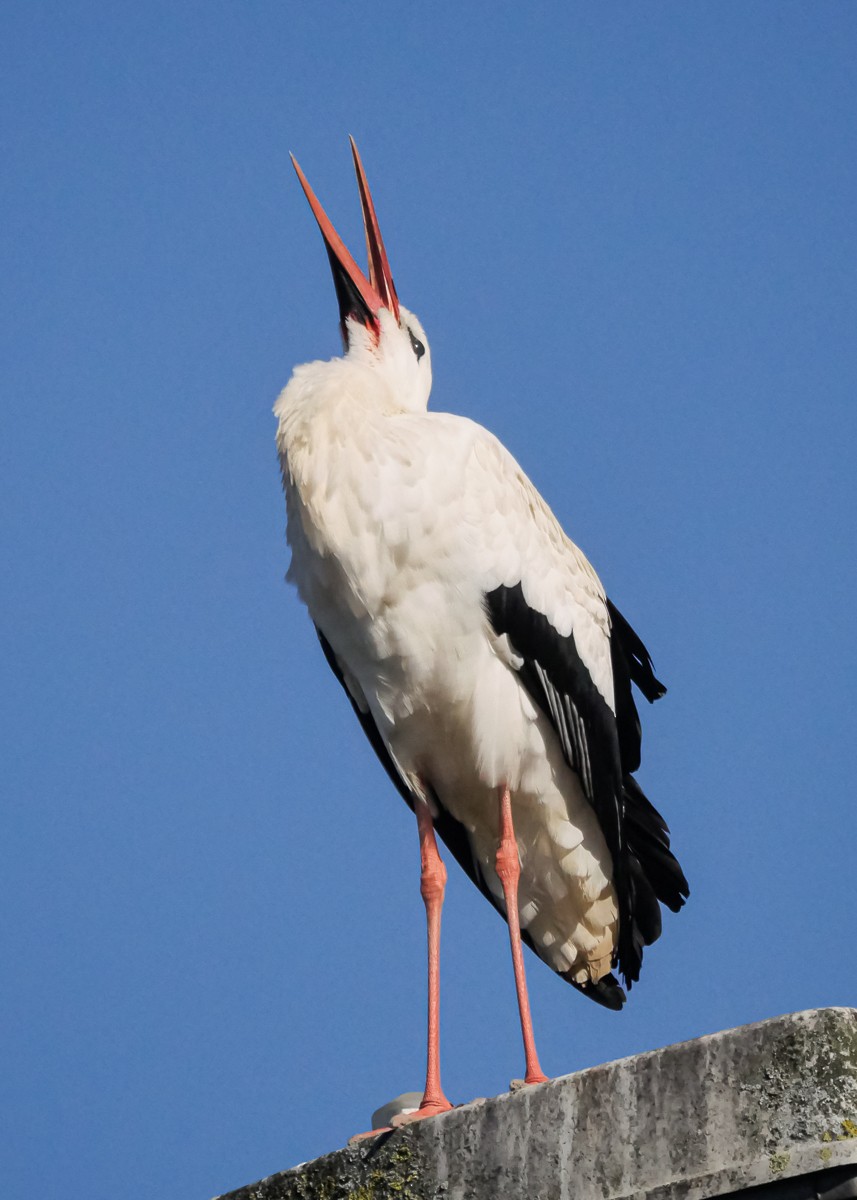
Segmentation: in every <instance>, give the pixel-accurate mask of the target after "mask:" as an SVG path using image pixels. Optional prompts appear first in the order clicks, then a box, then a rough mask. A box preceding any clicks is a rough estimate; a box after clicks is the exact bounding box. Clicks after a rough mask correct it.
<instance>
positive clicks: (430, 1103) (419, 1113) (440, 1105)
mask: <svg viewBox="0 0 857 1200" xmlns="http://www.w3.org/2000/svg"><path fill="white" fill-rule="evenodd" d="M451 1108H452V1105H451V1104H450V1103H449V1101H448V1100H447V1098H446V1096H442V1097H441V1098H440V1099H439V1100H424V1101H423V1102H422V1104H421V1105H420V1106H419V1108H418V1109H417V1110H416V1112H404V1113H399V1115H398V1116H396V1117H393V1118H392V1120H391V1121H390V1124H391V1125H392V1126H393V1127H394V1128H395V1129H398V1128H399V1127H400V1126H402V1125H410V1124H411V1123H412V1122H413V1121H424V1120H425V1118H426V1117H437V1116H439V1115H440V1113H445V1112H449V1111H450V1109H451Z"/></svg>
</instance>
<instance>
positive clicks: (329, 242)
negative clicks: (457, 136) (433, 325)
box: [292, 138, 431, 410]
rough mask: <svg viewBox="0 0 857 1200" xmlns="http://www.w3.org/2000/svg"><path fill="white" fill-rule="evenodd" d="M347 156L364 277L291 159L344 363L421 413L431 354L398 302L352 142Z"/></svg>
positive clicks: (412, 319)
mask: <svg viewBox="0 0 857 1200" xmlns="http://www.w3.org/2000/svg"><path fill="white" fill-rule="evenodd" d="M351 153H352V154H353V156H354V169H355V171H356V172H357V185H358V187H359V189H360V205H361V208H362V210H363V226H364V228H365V230H366V249H367V252H368V257H369V275H368V278H367V276H366V275H364V274H363V272H362V271H361V270H360V268H359V267H358V265H357V263H356V262H355V261H354V259H353V258H352V257H351V255H350V254H349V252H348V249H347V248H346V246H345V243H344V242H343V241H342V238H340V236H339V234H338V233H337V232H336V230H335V229H334V228H333V224H332V223H331V221H330V218H329V217H328V215H327V213H326V212H325V211H324V209H323V208H322V206H321V204H320V203H319V201H318V198H317V197H316V195H315V192H313V190H312V188H311V187H310V185H309V183H308V182H307V179H306V176H305V175H304V173H303V171H302V170H301V169H300V167H299V166H298V164H297V161H296V160H295V158H294V156H292V163H293V165H294V168H295V170H296V171H297V174H298V179H299V180H300V181H301V187H302V188H303V190H304V194H305V195H306V198H307V200H308V201H309V204H310V208H311V209H312V211H313V215H314V216H315V219H316V221H317V222H318V227H319V229H320V230H321V236H322V237H323V238H324V244H325V246H326V247H327V256H328V258H329V259H330V268H331V271H332V272H333V283H334V287H335V288H336V298H337V300H338V301H339V328H340V332H341V333H342V342H343V346H344V349H345V357H346V359H350V360H353V361H354V362H360V363H362V364H363V365H366V366H369V367H371V368H372V369H374V370H376V371H378V372H380V373H381V374H383V376H384V377H385V381H386V382H387V383H389V385H390V386H391V387H392V389H393V391H394V393H395V396H396V399H397V401H398V402H399V403H400V404H401V406H402V407H403V408H408V409H416V410H420V409H425V407H426V405H427V404H428V398H429V392H430V391H431V355H430V353H429V347H428V342H427V341H426V335H425V332H424V330H423V327H422V325H421V324H420V322H419V321H418V320H417V318H416V317H415V316H414V314H413V313H411V312H408V310H407V309H406V308H405V307H404V305H402V304H400V303H399V297H398V296H397V294H396V288H395V285H394V283H393V276H392V274H391V272H390V263H389V261H388V259H387V251H386V250H385V249H384V242H383V239H382V237H381V230H380V229H379V228H378V218H377V217H376V215H375V205H374V204H373V203H372V194H371V192H370V191H369V184H368V183H367V182H366V174H365V172H364V170H363V164H362V162H361V161H360V155H359V154H358V152H357V146H356V145H355V143H354V139H353V138H352V139H351Z"/></svg>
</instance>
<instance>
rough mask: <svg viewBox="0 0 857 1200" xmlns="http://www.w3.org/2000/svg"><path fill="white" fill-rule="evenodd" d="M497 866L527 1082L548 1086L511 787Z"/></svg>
mask: <svg viewBox="0 0 857 1200" xmlns="http://www.w3.org/2000/svg"><path fill="white" fill-rule="evenodd" d="M494 866H495V869H496V871H497V874H498V876H499V877H500V882H501V883H502V885H503V895H504V896H505V898H506V920H507V921H508V923H509V941H510V943H511V946H512V964H513V966H514V968H515V990H516V991H517V993H518V1012H519V1013H520V1017H521V1033H522V1034H523V1037H524V1054H525V1055H526V1059H527V1073H526V1076H525V1077H524V1082H525V1083H545V1082H546V1081H547V1075H545V1074H544V1073H543V1072H542V1069H541V1067H540V1066H539V1056H538V1055H537V1054H536V1041H535V1038H534V1037H533V1022H532V1018H531V1017H530V1000H529V996H528V995H527V979H526V975H525V974H524V953H523V949H522V947H521V922H520V919H519V917H518V880H519V879H520V877H521V864H520V863H519V861H518V843H517V842H516V841H515V829H514V826H513V824H512V797H511V795H510V794H509V789H508V787H505V786H504V787H502V788H501V789H500V844H499V846H498V847H497V855H496V858H495V859H494Z"/></svg>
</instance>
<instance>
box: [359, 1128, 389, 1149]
mask: <svg viewBox="0 0 857 1200" xmlns="http://www.w3.org/2000/svg"><path fill="white" fill-rule="evenodd" d="M392 1132H393V1128H392V1126H391V1125H384V1126H383V1127H382V1128H381V1129H367V1130H366V1132H365V1133H352V1135H351V1137H350V1138H349V1139H348V1145H349V1146H354V1145H356V1144H357V1142H365V1141H366V1139H367V1138H376V1137H380V1136H381V1134H382V1133H392Z"/></svg>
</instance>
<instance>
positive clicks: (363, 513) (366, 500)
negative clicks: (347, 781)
mask: <svg viewBox="0 0 857 1200" xmlns="http://www.w3.org/2000/svg"><path fill="white" fill-rule="evenodd" d="M338 367H339V364H337V363H333V364H312V365H311V367H310V369H309V374H310V375H311V378H312V384H313V386H312V388H311V389H307V391H308V393H309V395H308V398H307V399H304V398H303V397H302V395H301V393H302V391H303V389H302V387H301V384H302V375H301V372H300V371H299V372H298V373H297V374H296V376H295V380H294V382H293V383H292V384H291V385H290V388H289V389H288V390H287V391H286V392H285V393H284V395H283V397H282V400H281V401H280V404H279V405H278V413H279V414H280V417H281V426H280V450H281V453H282V454H284V457H285V459H286V461H287V463H288V470H289V477H288V480H287V484H286V490H287V498H288V514H289V518H288V519H289V541H290V545H291V547H292V564H291V568H290V572H289V577H290V579H291V580H292V581H293V582H294V583H295V584H296V585H297V588H298V591H299V593H300V595H301V598H302V599H303V601H304V603H305V604H306V605H307V608H308V609H309V612H310V615H311V616H312V618H313V621H314V622H315V624H316V626H317V628H318V629H319V631H320V632H321V634H322V635H323V636H324V638H325V639H326V641H327V643H328V645H329V646H330V648H331V650H332V651H333V654H334V655H335V658H336V662H337V664H338V666H339V669H340V671H341V672H342V674H343V676H344V680H345V685H346V687H347V689H348V691H349V694H350V695H351V697H352V698H353V700H354V702H355V703H356V704H357V706H358V708H359V709H360V710H361V711H362V712H366V713H367V715H370V716H371V719H372V721H373V723H374V725H375V727H376V728H377V730H378V732H379V734H380V736H381V738H382V740H383V742H384V744H385V746H386V747H387V748H388V750H389V752H390V756H391V758H392V760H393V762H394V763H395V764H397V766H398V769H399V770H400V772H401V774H402V776H403V779H404V780H405V781H407V783H408V784H409V786H410V787H412V788H413V789H414V790H415V791H416V792H419V790H420V787H422V789H423V790H426V791H430V792H431V793H433V794H434V797H436V800H437V802H438V803H439V804H440V806H441V807H442V809H443V810H444V811H445V812H447V813H449V814H450V815H451V817H452V818H454V820H455V821H456V822H457V823H459V824H460V825H461V826H462V827H463V829H464V830H465V831H466V834H467V837H468V840H469V842H470V844H471V846H472V849H473V855H474V858H475V861H476V863H477V864H478V867H479V871H480V874H481V876H482V878H483V880H484V881H485V883H486V885H487V887H488V888H489V889H490V891H491V893H492V895H493V896H494V897H495V899H496V900H497V901H498V902H501V903H502V896H503V893H502V888H501V886H500V883H499V880H498V878H497V875H496V872H495V870H494V856H495V852H496V847H497V839H498V808H497V790H498V788H500V787H501V786H502V785H503V784H504V783H505V784H508V786H509V789H510V791H511V792H512V795H513V797H514V813H515V831H516V834H517V840H518V844H519V849H520V853H521V871H522V874H521V882H520V884H519V897H520V905H521V918H522V925H523V927H524V929H526V930H528V931H529V932H530V935H531V937H532V940H533V943H534V946H535V947H536V948H537V950H538V951H539V953H540V955H541V957H543V958H544V959H545V961H547V962H548V963H549V964H550V965H551V966H552V967H554V969H555V970H558V971H561V972H565V971H569V970H572V969H573V970H574V974H573V978H575V980H576V981H577V982H579V983H585V982H587V981H589V980H591V979H599V978H601V977H602V976H603V975H604V974H606V973H607V971H608V970H609V967H610V959H611V956H612V953H613V949H614V941H615V931H616V922H617V907H616V897H615V891H614V888H613V884H612V882H611V879H612V864H611V860H610V853H609V851H608V849H607V846H606V843H605V840H604V835H603V833H602V832H601V829H600V827H599V825H598V822H597V820H596V818H595V814H594V812H593V810H592V808H591V806H590V805H589V804H588V803H587V801H586V800H585V798H584V796H583V794H582V791H581V787H580V784H579V782H578V779H577V776H576V774H575V773H574V772H573V771H572V770H571V768H570V767H569V766H568V764H567V763H566V762H565V760H564V759H563V756H562V749H561V746H560V743H559V741H558V739H557V737H556V734H555V733H554V731H553V729H552V728H551V726H550V723H549V721H548V718H547V717H546V716H545V715H544V714H543V713H542V711H541V710H540V709H539V708H538V707H537V706H536V704H535V703H534V701H533V700H532V698H531V697H530V695H529V693H528V692H527V691H526V689H525V688H524V687H523V686H522V685H521V681H520V677H519V674H518V670H517V667H518V666H519V665H520V659H519V658H518V656H516V655H515V653H514V651H513V650H512V648H511V646H510V644H509V639H508V637H506V636H505V635H500V636H498V635H497V634H496V633H495V632H494V631H493V630H492V628H491V626H490V623H489V618H488V613H487V611H486V603H485V600H486V596H488V595H489V594H491V593H493V592H494V591H495V589H496V588H497V587H499V586H502V585H504V584H509V583H518V582H519V581H520V580H521V579H522V577H529V578H530V579H531V580H532V581H533V583H532V586H533V590H534V592H535V595H533V597H532V600H533V602H534V603H536V604H538V603H539V601H540V600H541V601H542V602H543V603H544V600H545V598H546V591H548V592H549V590H550V588H551V587H552V586H553V587H556V586H557V585H559V587H560V589H561V594H562V596H563V607H564V608H565V610H566V611H565V612H564V613H562V614H560V613H555V614H553V615H554V616H555V617H556V618H560V619H561V618H562V617H565V618H566V621H565V623H566V624H567V623H568V622H569V621H570V620H571V618H572V610H573V609H577V610H578V611H577V613H576V615H577V618H578V620H577V626H578V629H579V628H580V625H581V623H582V622H583V621H586V622H587V624H588V625H590V626H591V628H590V629H589V630H588V631H587V632H588V636H589V638H590V640H591V641H592V643H593V651H594V653H593V655H592V659H593V670H595V671H598V673H599V674H600V675H601V676H602V686H603V687H604V689H605V692H606V693H607V695H606V696H605V700H606V701H607V702H608V703H610V702H612V675H611V673H610V662H609V659H610V652H609V643H608V633H609V618H608V616H607V610H606V607H605V602H604V596H603V593H602V591H601V587H600V585H599V583H598V580H597V578H596V577H595V575H594V573H593V571H592V569H591V567H590V566H589V564H588V563H587V561H586V559H585V558H584V557H583V555H582V554H581V553H580V552H579V551H578V550H577V549H576V547H574V546H573V545H572V544H571V543H570V542H568V541H567V539H565V538H564V536H563V535H562V533H561V530H560V528H559V526H558V524H557V523H556V521H555V519H554V518H553V516H552V514H551V513H550V512H549V511H548V509H547V508H546V507H545V505H544V503H543V502H542V501H541V499H540V497H539V496H538V494H537V492H536V491H535V489H534V488H533V487H532V485H531V484H530V483H529V481H528V480H527V479H526V478H525V476H524V475H523V473H522V472H521V470H520V468H518V466H517V464H516V463H515V462H514V460H513V459H512V458H511V456H510V455H508V454H507V453H506V451H505V450H504V449H503V448H502V446H500V444H499V443H498V442H497V441H496V440H495V439H494V438H493V437H492V436H491V434H489V433H488V432H487V431H486V430H484V429H482V428H481V427H480V426H478V425H476V424H474V423H473V422H471V421H468V420H465V419H463V418H460V417H455V416H451V415H447V414H442V413H428V412H423V413H413V412H409V411H406V410H404V411H403V410H401V409H399V410H396V408H395V407H394V403H395V401H394V398H393V397H392V396H388V395H385V394H384V392H383V391H382V392H381V394H380V395H379V394H378V391H377V388H373V386H372V385H373V382H374V381H373V380H372V378H371V376H370V377H368V378H365V380H364V379H359V380H358V381H357V386H359V383H363V382H365V383H366V385H367V386H366V392H365V394H364V395H363V396H361V397H358V396H357V395H355V392H356V390H357V386H355V382H354V381H352V384H351V390H350V391H349V392H348V393H346V395H345V396H343V395H342V393H341V392H340V391H339V380H338V378H337V376H338V375H339V370H338ZM326 372H327V373H329V375H330V382H331V385H332V386H331V391H330V392H328V391H327V389H326V387H325V386H323V385H322V386H321V387H320V386H319V379H320V377H322V376H323V375H324V374H325V373H326ZM367 374H368V373H367ZM293 396H294V397H295V398H294V399H292V397H293ZM343 404H347V406H348V412H347V414H345V413H343V411H342V407H343ZM346 421H347V428H348V437H347V439H345V438H342V437H341V436H338V435H337V430H341V429H342V428H343V425H344V424H345V422H346ZM539 593H541V595H539ZM599 643H600V644H599ZM599 660H600V661H599ZM599 667H600V668H601V669H600V670H599Z"/></svg>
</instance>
